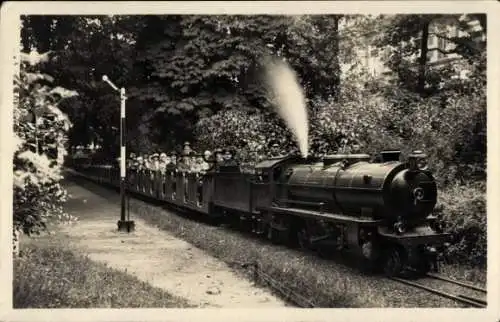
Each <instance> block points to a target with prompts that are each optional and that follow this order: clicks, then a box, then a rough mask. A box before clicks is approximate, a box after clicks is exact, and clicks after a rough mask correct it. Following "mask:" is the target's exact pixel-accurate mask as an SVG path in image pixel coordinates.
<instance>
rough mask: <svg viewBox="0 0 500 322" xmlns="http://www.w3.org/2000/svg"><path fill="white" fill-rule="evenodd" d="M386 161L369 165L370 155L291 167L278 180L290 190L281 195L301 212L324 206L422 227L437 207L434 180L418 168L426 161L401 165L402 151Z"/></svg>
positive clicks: (420, 156)
mask: <svg viewBox="0 0 500 322" xmlns="http://www.w3.org/2000/svg"><path fill="white" fill-rule="evenodd" d="M382 158H383V159H382V160H381V162H370V156H369V155H367V154H354V155H335V156H330V157H326V158H324V160H323V163H322V164H317V165H296V166H290V167H289V168H287V169H286V171H285V173H284V174H283V176H282V177H281V178H280V179H281V180H279V182H281V183H284V184H286V189H285V190H284V191H283V192H282V193H285V194H287V199H289V200H294V201H301V202H302V203H297V204H299V205H302V206H306V207H307V205H312V204H318V203H321V208H322V209H321V210H322V211H324V212H332V213H342V214H344V215H350V216H355V217H370V218H373V219H385V220H387V222H388V223H389V222H394V223H397V222H399V223H403V222H404V223H405V224H406V225H410V226H411V225H412V223H413V224H418V222H420V221H421V220H422V219H424V218H426V217H427V216H428V215H430V214H431V212H432V210H433V208H434V206H435V204H436V201H437V187H436V183H435V181H434V178H433V177H432V175H431V173H430V172H427V171H425V165H423V164H422V163H421V162H418V161H419V160H421V159H424V158H425V155H423V154H422V153H414V154H412V155H411V156H410V160H412V161H411V162H412V166H409V165H407V164H406V163H401V162H399V160H398V158H399V152H397V151H394V152H385V153H383V154H382ZM414 161H415V162H414ZM419 164H422V165H423V166H420V167H419Z"/></svg>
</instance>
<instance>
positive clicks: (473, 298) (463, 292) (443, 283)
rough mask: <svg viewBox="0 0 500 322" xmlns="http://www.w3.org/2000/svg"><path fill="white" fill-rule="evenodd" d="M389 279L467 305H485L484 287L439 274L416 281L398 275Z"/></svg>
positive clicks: (428, 275) (481, 306) (483, 306)
mask: <svg viewBox="0 0 500 322" xmlns="http://www.w3.org/2000/svg"><path fill="white" fill-rule="evenodd" d="M390 279H391V280H394V281H397V282H399V283H402V284H406V285H409V286H412V287H415V288H417V289H420V290H424V291H427V292H429V293H432V294H435V295H438V296H441V297H445V298H448V299H450V300H453V301H455V302H458V303H462V304H465V305H467V306H469V307H477V308H486V307H487V301H486V294H487V291H486V289H484V288H481V287H478V286H476V285H472V284H470V283H466V282H461V281H458V280H454V279H451V278H448V277H445V276H442V275H439V274H426V275H425V276H423V277H421V278H419V279H418V280H416V281H412V280H409V279H405V278H400V277H391V278H390Z"/></svg>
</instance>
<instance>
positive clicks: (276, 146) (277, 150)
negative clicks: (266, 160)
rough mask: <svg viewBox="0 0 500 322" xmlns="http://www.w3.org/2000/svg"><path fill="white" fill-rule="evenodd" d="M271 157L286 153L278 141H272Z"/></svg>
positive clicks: (282, 155) (280, 156)
mask: <svg viewBox="0 0 500 322" xmlns="http://www.w3.org/2000/svg"><path fill="white" fill-rule="evenodd" d="M270 150H271V151H270V152H271V158H282V157H284V156H285V154H284V153H282V152H281V149H280V145H279V143H278V141H272V143H271V149H270Z"/></svg>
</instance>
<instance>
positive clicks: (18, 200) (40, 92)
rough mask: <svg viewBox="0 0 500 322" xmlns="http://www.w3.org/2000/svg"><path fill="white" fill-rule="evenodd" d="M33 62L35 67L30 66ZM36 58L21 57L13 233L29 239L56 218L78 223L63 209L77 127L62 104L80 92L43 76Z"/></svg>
mask: <svg viewBox="0 0 500 322" xmlns="http://www.w3.org/2000/svg"><path fill="white" fill-rule="evenodd" d="M33 57H34V62H33V63H34V64H35V66H31V65H30V64H29V63H28V62H29V60H28V58H33ZM36 57H37V53H33V52H32V53H31V54H30V55H25V54H23V55H22V56H21V58H22V63H21V70H20V74H19V77H18V78H17V79H16V84H15V91H16V94H17V95H18V99H17V100H16V102H15V106H14V107H15V108H14V135H15V137H14V140H15V150H14V155H13V157H14V169H13V170H14V205H13V206H14V207H13V209H14V227H13V228H14V232H17V231H22V232H24V233H26V234H33V233H39V232H40V231H41V230H43V229H44V228H45V227H46V223H47V221H48V220H49V219H50V218H54V219H56V220H57V219H59V220H74V218H72V217H71V216H69V215H67V214H65V213H64V211H63V208H62V205H63V203H64V202H65V200H66V197H67V193H66V191H65V189H64V188H63V187H62V186H61V185H60V180H61V179H62V176H61V167H62V160H63V159H62V157H63V156H64V152H65V143H66V132H67V130H68V128H69V126H70V124H71V123H70V122H69V120H68V119H67V117H66V116H65V115H64V114H63V113H61V111H60V110H59V109H58V102H59V101H60V100H61V99H64V98H66V97H70V96H73V95H75V94H76V93H75V92H72V91H68V90H66V89H64V88H61V87H54V86H53V85H52V84H51V81H52V77H50V76H49V75H44V74H41V73H38V72H37V71H36V69H37V67H36V60H37V59H36ZM43 57H44V56H43V55H42V58H43ZM45 58H46V56H45ZM16 235H17V234H16V233H14V236H16Z"/></svg>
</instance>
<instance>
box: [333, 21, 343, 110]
mask: <svg viewBox="0 0 500 322" xmlns="http://www.w3.org/2000/svg"><path fill="white" fill-rule="evenodd" d="M340 19H342V16H335V17H334V18H333V38H334V41H333V57H334V62H333V65H334V69H335V70H336V71H337V72H336V73H335V75H334V80H333V100H334V101H335V102H338V100H339V91H340V63H339V53H340V49H339V41H340V37H339V22H340Z"/></svg>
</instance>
